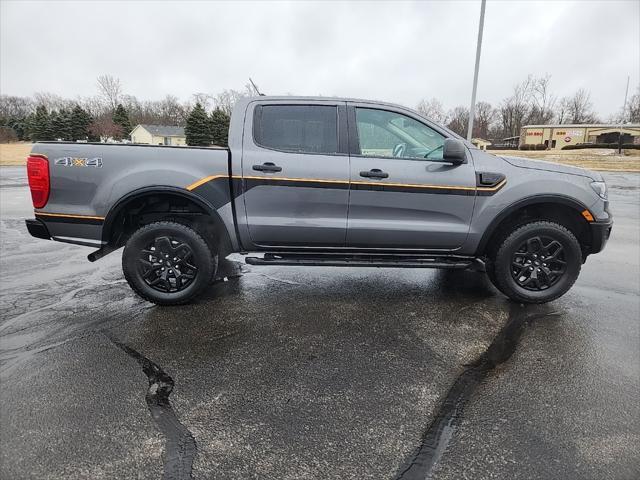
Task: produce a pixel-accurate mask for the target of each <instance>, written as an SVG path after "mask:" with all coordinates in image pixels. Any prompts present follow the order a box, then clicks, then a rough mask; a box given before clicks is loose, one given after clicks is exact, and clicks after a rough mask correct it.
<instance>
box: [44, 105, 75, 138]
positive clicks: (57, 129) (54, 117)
mask: <svg viewBox="0 0 640 480" xmlns="http://www.w3.org/2000/svg"><path fill="white" fill-rule="evenodd" d="M49 125H50V128H51V135H52V137H53V139H54V140H71V137H72V128H71V113H70V112H69V111H68V110H65V109H62V110H60V111H59V112H52V113H51V116H50V118H49Z"/></svg>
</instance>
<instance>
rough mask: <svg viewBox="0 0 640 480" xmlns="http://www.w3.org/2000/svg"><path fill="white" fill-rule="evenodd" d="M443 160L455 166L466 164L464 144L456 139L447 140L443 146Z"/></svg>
mask: <svg viewBox="0 0 640 480" xmlns="http://www.w3.org/2000/svg"><path fill="white" fill-rule="evenodd" d="M442 159H443V160H444V161H445V162H450V163H453V164H454V165H460V164H461V163H464V161H465V160H466V159H467V156H466V148H465V146H464V143H462V142H461V141H460V140H456V139H455V138H446V139H445V140H444V145H443V146H442Z"/></svg>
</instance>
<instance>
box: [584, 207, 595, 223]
mask: <svg viewBox="0 0 640 480" xmlns="http://www.w3.org/2000/svg"><path fill="white" fill-rule="evenodd" d="M582 216H583V217H584V218H586V219H587V222H595V218H593V215H591V212H590V211H589V210H586V209H585V210H583V211H582Z"/></svg>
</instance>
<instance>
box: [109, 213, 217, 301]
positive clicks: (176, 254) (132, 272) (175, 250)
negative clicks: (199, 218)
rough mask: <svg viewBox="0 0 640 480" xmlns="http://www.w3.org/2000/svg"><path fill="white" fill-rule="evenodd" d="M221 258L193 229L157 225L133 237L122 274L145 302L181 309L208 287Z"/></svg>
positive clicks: (163, 223)
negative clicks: (174, 306)
mask: <svg viewBox="0 0 640 480" xmlns="http://www.w3.org/2000/svg"><path fill="white" fill-rule="evenodd" d="M217 258H218V257H217V254H216V252H211V249H210V247H209V245H208V244H207V242H206V241H205V240H204V239H203V238H202V237H201V236H200V234H199V233H198V232H196V231H195V230H193V229H192V228H190V227H188V226H186V225H183V224H180V223H175V222H155V223H151V224H149V225H145V226H144V227H141V228H140V229H138V230H137V231H135V232H134V233H133V235H131V237H130V238H129V240H128V241H127V244H126V245H125V248H124V252H123V254H122V270H123V272H124V276H125V278H126V279H127V282H128V283H129V286H130V287H131V288H132V289H133V290H134V291H135V292H136V293H137V294H138V295H140V296H141V297H142V298H144V299H145V300H148V301H149V302H153V303H156V304H158V305H179V304H183V303H187V302H189V301H190V300H192V299H193V298H194V297H196V296H197V295H198V294H200V293H201V292H202V291H203V290H204V289H205V288H206V287H207V285H208V284H209V281H210V280H211V278H212V277H213V275H214V274H215V271H216V267H217Z"/></svg>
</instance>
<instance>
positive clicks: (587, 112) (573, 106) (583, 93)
mask: <svg viewBox="0 0 640 480" xmlns="http://www.w3.org/2000/svg"><path fill="white" fill-rule="evenodd" d="M560 105H561V108H562V109H563V111H562V121H561V122H560V123H594V122H595V121H596V116H595V114H594V113H593V107H592V103H591V95H590V94H589V92H588V91H587V90H585V89H584V88H581V89H579V90H578V91H577V92H576V93H575V94H573V96H571V97H564V98H563V99H562V100H561V101H560ZM564 110H566V112H565V111H564ZM560 116H561V115H560V112H559V114H558V118H560Z"/></svg>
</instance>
